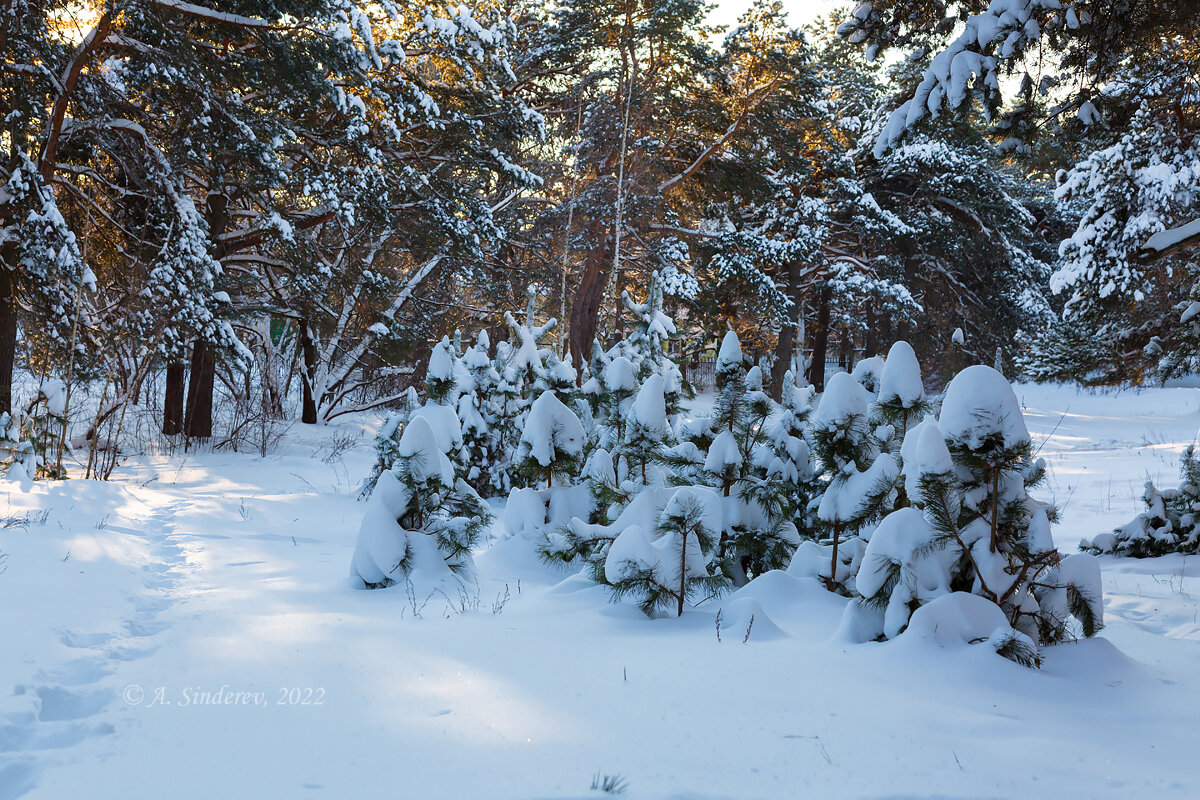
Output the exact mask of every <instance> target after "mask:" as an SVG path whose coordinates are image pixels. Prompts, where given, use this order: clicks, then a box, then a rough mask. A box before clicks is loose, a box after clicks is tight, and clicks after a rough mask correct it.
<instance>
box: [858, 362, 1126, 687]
mask: <svg viewBox="0 0 1200 800" xmlns="http://www.w3.org/2000/svg"><path fill="white" fill-rule="evenodd" d="M905 449H906V450H907V451H908V452H909V456H908V458H907V459H906V460H905V464H904V480H905V483H906V485H907V488H908V493H909V497H910V499H911V501H912V503H913V507H912V508H902V509H899V510H897V511H894V512H893V513H891V514H889V515H888V516H887V517H885V518H884V520H883V521H882V522H881V523H880V524H879V526H878V527H877V528H876V529H875V531H874V533H873V534H872V536H871V540H870V543H869V544H868V545H867V547H866V552H865V554H864V556H863V558H862V561H861V566H860V567H859V570H858V575H857V581H856V588H857V591H858V593H859V595H860V596H861V597H862V600H861V601H860V602H857V603H856V604H854V605H852V606H851V609H850V610H849V611H848V612H847V613H848V627H849V628H850V629H851V630H852V631H853V635H854V636H856V637H858V638H859V639H861V640H865V639H871V638H876V637H882V638H893V637H895V636H898V635H899V634H900V633H902V632H903V631H904V629H905V628H906V626H907V625H908V624H909V622H910V620H912V619H915V617H914V612H916V611H917V610H918V609H919V608H921V607H922V606H925V605H927V604H930V603H933V602H934V601H939V602H940V603H945V602H950V601H946V600H944V599H943V598H945V597H947V596H950V595H952V593H956V592H967V593H971V594H974V595H978V596H979V597H981V598H983V599H984V600H986V601H988V602H989V603H992V604H994V605H995V606H996V607H997V608H998V609H999V610H1000V611H1002V612H1003V614H1002V617H1001V618H1002V619H1005V620H1007V625H1005V626H1004V627H1003V628H1002V629H1000V630H989V631H981V632H980V633H979V635H980V637H981V639H986V640H987V641H988V643H989V644H990V645H991V646H992V647H994V648H995V649H996V650H997V652H999V653H1000V654H1001V655H1004V656H1006V657H1008V658H1011V659H1013V660H1014V661H1018V662H1019V663H1023V664H1027V665H1035V664H1037V663H1040V660H1039V656H1038V651H1037V648H1036V645H1039V644H1040V645H1049V644H1054V643H1056V642H1060V641H1063V640H1064V639H1066V638H1069V637H1070V636H1071V631H1070V629H1069V627H1068V620H1069V618H1070V617H1072V616H1073V617H1075V618H1076V619H1077V620H1078V621H1079V629H1080V631H1081V632H1082V633H1083V634H1084V635H1085V636H1091V635H1092V634H1094V633H1095V632H1096V631H1097V630H1099V629H1100V627H1102V625H1103V619H1104V617H1103V599H1102V588H1101V586H1100V570H1099V566H1098V564H1097V562H1096V560H1095V559H1094V558H1093V557H1092V556H1089V555H1086V554H1078V555H1073V556H1068V557H1066V558H1061V557H1060V555H1059V553H1058V551H1057V549H1055V547H1054V543H1053V540H1052V538H1051V536H1050V522H1051V519H1052V517H1053V513H1052V512H1053V509H1051V508H1050V507H1049V506H1047V505H1046V504H1044V503H1041V502H1039V501H1037V500H1034V499H1033V498H1032V497H1030V495H1029V494H1028V491H1027V490H1028V489H1031V488H1033V487H1034V486H1036V484H1037V483H1038V481H1039V480H1040V479H1041V477H1042V476H1043V475H1044V473H1045V465H1044V464H1043V463H1042V462H1040V461H1038V462H1034V461H1033V459H1032V456H1031V444H1030V439H1029V434H1028V432H1027V431H1026V429H1025V425H1024V421H1023V420H1022V417H1021V411H1020V406H1019V404H1018V403H1017V399H1016V395H1015V394H1014V393H1013V390H1012V387H1011V386H1010V385H1009V384H1008V381H1007V380H1005V379H1004V377H1003V376H1002V375H1001V374H1000V373H998V372H997V371H996V370H994V369H992V368H991V367H985V366H973V367H968V368H967V369H965V370H963V371H962V372H961V373H959V374H958V375H957V376H956V377H955V378H954V380H953V381H951V383H950V386H949V387H948V388H947V390H946V395H945V398H944V400H943V404H942V411H941V415H940V416H939V418H938V419H937V420H936V421H935V420H934V419H933V418H932V417H929V418H927V419H926V420H925V421H924V422H922V423H921V424H920V425H917V426H915V427H914V428H912V430H911V431H910V432H909V434H908V437H907V440H906V442H905ZM956 602H957V601H956Z"/></svg>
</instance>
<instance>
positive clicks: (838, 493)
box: [809, 372, 899, 592]
mask: <svg viewBox="0 0 1200 800" xmlns="http://www.w3.org/2000/svg"><path fill="white" fill-rule="evenodd" d="M869 403H870V399H869V397H868V396H867V391H866V389H864V388H863V387H862V385H861V384H860V383H859V382H858V381H856V380H855V379H854V378H853V377H851V376H850V375H849V374H847V373H844V372H839V373H837V374H836V375H834V376H833V377H832V378H831V379H830V380H829V383H828V385H827V386H826V387H825V394H824V395H822V397H821V402H820V404H819V405H818V406H817V410H816V412H815V413H814V414H813V416H812V422H811V425H810V428H809V441H810V442H811V444H812V449H813V452H814V453H815V454H816V456H817V459H818V460H819V461H820V463H821V466H822V468H823V472H824V473H825V474H826V475H828V476H829V483H828V484H827V485H826V487H825V490H824V492H823V493H822V495H821V500H820V504H819V506H818V508H817V519H818V524H819V525H820V527H821V529H822V530H823V531H825V532H827V533H828V534H829V539H828V540H829V557H828V564H827V568H821V567H816V565H810V566H811V567H814V568H815V574H817V575H819V576H821V577H822V578H823V579H824V580H825V583H826V585H827V586H828V587H829V588H830V589H832V590H836V591H841V592H848V591H850V590H852V588H853V587H852V586H851V585H848V584H850V583H852V581H853V577H854V573H855V572H856V571H857V568H858V559H859V558H861V556H862V549H863V546H864V545H865V542H864V541H862V540H861V539H860V538H859V537H858V534H860V533H861V532H863V531H864V530H865V529H866V528H867V527H868V526H869V525H871V524H872V523H873V522H875V521H877V520H879V519H881V518H882V517H883V516H884V515H885V514H886V513H887V511H889V510H890V505H891V501H892V500H893V497H894V492H895V485H896V480H897V478H898V477H899V468H898V466H897V464H896V462H895V460H894V459H893V458H892V457H891V455H889V454H887V453H883V454H880V452H879V444H880V442H879V440H878V439H877V438H876V437H875V435H874V431H873V430H872V426H871V424H870V417H869ZM863 465H867V466H866V468H865V469H864V468H862V467H863ZM843 540H846V545H848V546H844V545H843Z"/></svg>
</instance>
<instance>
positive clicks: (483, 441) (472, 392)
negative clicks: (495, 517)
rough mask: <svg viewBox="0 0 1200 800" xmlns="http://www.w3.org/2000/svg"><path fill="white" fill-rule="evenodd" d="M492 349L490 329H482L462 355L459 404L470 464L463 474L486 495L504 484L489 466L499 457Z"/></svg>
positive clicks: (466, 458)
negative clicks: (476, 338) (488, 333)
mask: <svg viewBox="0 0 1200 800" xmlns="http://www.w3.org/2000/svg"><path fill="white" fill-rule="evenodd" d="M490 350H491V343H490V342H489V341H488V335H487V332H486V331H480V332H479V338H478V340H477V341H476V343H475V345H474V346H473V347H472V348H471V349H470V350H468V351H467V352H466V353H465V354H464V355H463V358H462V365H463V368H464V371H465V379H464V391H463V394H462V395H461V396H460V397H459V399H458V407H457V409H458V418H459V420H460V421H461V422H462V435H463V449H462V461H463V463H464V464H466V465H467V474H466V475H465V476H464V477H465V478H466V480H467V483H469V484H470V485H471V487H472V488H473V489H475V491H476V492H478V493H479V494H480V495H481V496H483V497H492V496H494V495H495V494H497V493H498V492H499V490H501V489H502V488H503V487H502V486H497V485H496V482H495V476H494V475H493V474H492V471H491V469H490V468H489V465H492V464H494V463H495V461H496V442H495V424H496V409H495V395H496V390H497V387H498V385H499V383H500V376H499V375H498V374H497V373H496V369H495V367H494V366H493V364H492V361H491V357H490V355H489V351H490Z"/></svg>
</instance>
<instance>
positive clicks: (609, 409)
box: [597, 356, 638, 479]
mask: <svg viewBox="0 0 1200 800" xmlns="http://www.w3.org/2000/svg"><path fill="white" fill-rule="evenodd" d="M602 384H603V390H602V391H601V393H600V395H599V406H600V414H599V417H598V418H597V419H598V421H599V422H600V423H601V431H600V446H601V447H603V448H604V449H606V450H609V451H610V452H613V453H616V452H618V451H619V450H620V448H621V445H622V444H624V442H625V435H626V427H627V425H628V422H629V409H630V407H631V406H632V404H633V398H634V395H636V394H637V390H638V381H637V374H636V372H635V370H634V366H633V363H632V362H630V360H629V359H628V358H625V357H624V356H617V357H616V358H614V359H613V360H612V361H610V362H609V363H608V366H607V367H606V368H605V370H604V376H603V378H602ZM618 477H621V478H622V479H623V478H624V476H623V475H621V474H620V473H618Z"/></svg>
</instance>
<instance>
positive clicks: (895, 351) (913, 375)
mask: <svg viewBox="0 0 1200 800" xmlns="http://www.w3.org/2000/svg"><path fill="white" fill-rule="evenodd" d="M929 409H930V404H929V401H928V400H927V399H926V397H925V384H924V383H923V382H922V380H921V365H920V364H919V363H918V362H917V354H916V353H915V352H914V351H913V349H912V346H911V345H910V344H909V343H908V342H896V343H895V344H893V345H892V347H891V349H890V350H888V354H887V358H886V359H885V360H884V364H883V370H882V372H881V374H880V377H879V394H878V396H877V397H876V398H875V415H876V417H877V418H878V419H879V421H880V422H882V423H883V424H885V425H888V426H890V427H891V428H892V429H893V431H894V435H893V436H892V437H891V439H892V441H894V442H903V441H904V437H905V435H906V434H907V433H908V428H909V426H910V425H912V424H915V422H916V421H917V420H919V419H920V418H921V416H922V415H924V414H925V413H927V412H928V411H929Z"/></svg>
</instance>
